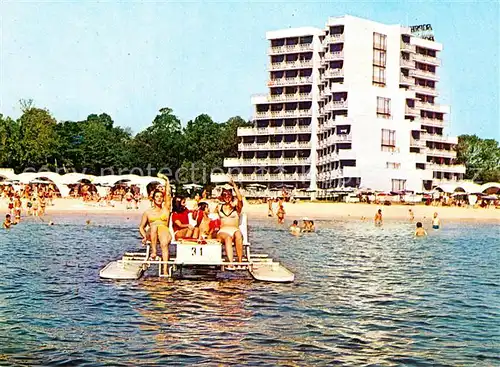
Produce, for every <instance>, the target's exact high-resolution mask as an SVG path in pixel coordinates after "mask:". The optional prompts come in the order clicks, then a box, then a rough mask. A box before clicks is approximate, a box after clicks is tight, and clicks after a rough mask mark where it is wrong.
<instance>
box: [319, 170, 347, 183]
mask: <svg viewBox="0 0 500 367" xmlns="http://www.w3.org/2000/svg"><path fill="white" fill-rule="evenodd" d="M343 176H344V172H343V170H342V169H336V170H333V171H330V172H321V173H318V174H317V176H316V177H317V179H318V181H330V180H335V179H337V178H342V177H343Z"/></svg>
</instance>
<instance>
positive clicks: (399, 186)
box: [392, 179, 406, 191]
mask: <svg viewBox="0 0 500 367" xmlns="http://www.w3.org/2000/svg"><path fill="white" fill-rule="evenodd" d="M405 190H406V180H395V179H393V180H392V191H405Z"/></svg>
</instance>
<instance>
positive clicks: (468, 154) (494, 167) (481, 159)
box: [457, 135, 500, 182]
mask: <svg viewBox="0 0 500 367" xmlns="http://www.w3.org/2000/svg"><path fill="white" fill-rule="evenodd" d="M457 162H458V163H461V164H464V165H465V167H466V172H465V178H467V179H472V180H474V181H478V182H489V181H496V182H498V181H500V148H499V146H498V142H497V141H496V140H494V139H481V138H479V137H478V136H476V135H461V136H459V137H458V145H457Z"/></svg>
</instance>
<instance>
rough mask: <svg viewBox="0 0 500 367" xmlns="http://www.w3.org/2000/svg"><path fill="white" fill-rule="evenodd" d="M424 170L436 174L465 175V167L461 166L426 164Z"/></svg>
mask: <svg viewBox="0 0 500 367" xmlns="http://www.w3.org/2000/svg"><path fill="white" fill-rule="evenodd" d="M426 168H427V169H431V170H433V171H436V172H450V173H465V166H464V165H461V164H454V165H447V164H435V163H427V164H426Z"/></svg>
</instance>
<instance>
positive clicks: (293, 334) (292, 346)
mask: <svg viewBox="0 0 500 367" xmlns="http://www.w3.org/2000/svg"><path fill="white" fill-rule="evenodd" d="M86 219H87V217H83V216H82V217H79V216H71V217H53V218H52V220H54V221H55V223H56V224H55V225H54V226H49V225H47V223H46V221H45V222H42V221H41V220H38V219H35V220H33V219H32V220H28V221H26V222H24V223H21V224H20V225H18V226H15V227H13V228H12V229H11V230H3V231H1V233H0V259H1V260H0V261H1V262H0V365H9V366H10V365H29V366H35V365H59V366H64V365H67V366H69V365H71V366H73V365H85V366H104V365H112V366H138V365H145V364H146V365H187V364H204V365H226V364H233V365H243V364H248V365H259V366H265V365H269V366H274V365H287V366H290V365H324V366H331V365H334V364H341V365H352V366H364V365H366V366H367V365H373V366H378V365H384V366H391V365H395V366H396V365H415V366H425V365H428V366H439V365H443V366H444V365H446V366H448V365H450V366H451V365H453V366H455V365H464V366H471V365H485V366H492V365H500V358H499V355H500V349H499V346H500V317H499V316H500V310H499V307H500V286H499V280H500V266H499V263H500V241H499V229H498V226H495V225H493V224H484V223H465V224H464V223H446V222H445V223H443V224H444V225H443V227H442V229H440V230H438V231H433V230H429V236H428V237H426V238H414V237H413V235H412V234H413V231H414V224H411V223H408V222H392V223H385V224H384V226H383V227H382V228H376V227H374V226H373V224H372V223H371V222H362V221H357V222H356V221H349V222H341V221H337V222H317V223H316V225H317V228H318V230H317V233H311V234H303V235H301V236H299V237H293V236H291V235H290V234H289V233H288V231H287V230H286V227H284V226H280V225H278V224H276V223H275V222H270V221H252V220H251V221H250V237H251V242H252V246H253V247H252V250H253V251H254V252H265V253H269V254H270V255H271V256H272V257H273V258H274V259H275V260H278V261H280V262H282V263H283V264H285V265H286V266H287V267H288V268H289V269H291V270H292V271H293V272H294V273H295V275H296V281H295V282H294V283H293V284H272V283H259V282H254V281H248V280H243V281H242V280H239V281H234V280H233V281H188V280H182V281H173V282H172V281H167V280H165V279H157V278H154V277H149V278H143V279H140V280H137V281H120V282H116V281H103V280H100V279H99V276H98V273H99V269H100V268H102V267H103V266H104V265H106V263H107V262H108V261H110V260H112V259H116V258H118V257H120V256H121V254H122V253H123V252H124V251H130V250H134V249H137V248H138V247H139V243H140V241H139V239H138V236H137V229H136V228H137V224H138V223H137V220H135V219H134V220H132V219H126V218H121V217H116V216H109V217H107V216H96V217H95V218H92V222H91V224H90V225H86V224H85V221H86Z"/></svg>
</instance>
